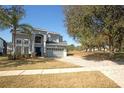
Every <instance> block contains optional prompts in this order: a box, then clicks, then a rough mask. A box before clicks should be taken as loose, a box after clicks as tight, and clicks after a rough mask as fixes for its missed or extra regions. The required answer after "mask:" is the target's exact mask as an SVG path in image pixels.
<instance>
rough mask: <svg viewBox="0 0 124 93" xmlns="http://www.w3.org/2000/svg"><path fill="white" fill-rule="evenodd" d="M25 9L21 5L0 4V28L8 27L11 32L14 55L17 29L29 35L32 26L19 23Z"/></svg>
mask: <svg viewBox="0 0 124 93" xmlns="http://www.w3.org/2000/svg"><path fill="white" fill-rule="evenodd" d="M24 15H25V10H24V7H23V6H0V28H1V29H10V32H12V34H13V38H12V39H13V40H12V41H13V54H14V57H15V47H16V43H15V38H16V32H17V31H23V32H26V33H27V34H29V36H30V35H31V32H32V31H33V27H32V26H31V25H29V24H20V20H21V19H22V18H23V17H24Z"/></svg>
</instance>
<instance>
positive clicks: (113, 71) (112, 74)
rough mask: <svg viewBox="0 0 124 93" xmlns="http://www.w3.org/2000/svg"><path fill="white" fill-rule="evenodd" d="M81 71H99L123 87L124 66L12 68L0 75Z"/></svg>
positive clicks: (1, 72)
mask: <svg viewBox="0 0 124 93" xmlns="http://www.w3.org/2000/svg"><path fill="white" fill-rule="evenodd" d="M81 71H100V72H101V73H103V74H104V75H106V76H107V77H109V78H111V79H112V80H113V81H115V83H117V84H118V85H119V86H120V87H123V88H124V82H123V81H124V66H123V65H122V66H118V65H117V66H112V67H110V66H104V67H103V66H101V67H81V68H63V69H37V70H13V71H0V76H15V75H36V74H59V73H70V72H81Z"/></svg>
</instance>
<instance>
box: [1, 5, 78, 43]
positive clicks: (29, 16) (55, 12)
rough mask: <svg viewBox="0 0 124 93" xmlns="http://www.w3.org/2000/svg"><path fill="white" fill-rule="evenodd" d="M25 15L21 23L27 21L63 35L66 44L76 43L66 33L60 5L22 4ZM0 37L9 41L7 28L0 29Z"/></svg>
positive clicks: (37, 26)
mask: <svg viewBox="0 0 124 93" xmlns="http://www.w3.org/2000/svg"><path fill="white" fill-rule="evenodd" d="M24 8H25V11H26V15H25V17H24V18H23V19H22V21H21V23H28V24H30V25H32V26H33V27H36V28H42V29H46V30H48V31H50V32H57V33H60V34H61V35H62V36H63V39H64V40H66V41H67V43H68V44H75V45H77V43H76V42H75V41H74V40H73V38H72V37H70V36H69V35H68V34H67V31H66V27H65V26H64V14H63V9H62V6H45V5H42V6H35V5H33V6H24ZM0 37H2V38H3V39H5V40H6V41H11V33H10V32H9V30H5V31H0Z"/></svg>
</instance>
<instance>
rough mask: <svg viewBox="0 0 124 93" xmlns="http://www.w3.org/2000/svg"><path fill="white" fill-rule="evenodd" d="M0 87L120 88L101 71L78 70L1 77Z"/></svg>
mask: <svg viewBox="0 0 124 93" xmlns="http://www.w3.org/2000/svg"><path fill="white" fill-rule="evenodd" d="M0 87H2V88H3V87H6V88H39V87H40V88H119V86H118V85H117V84H116V83H114V81H112V80H111V79H109V78H108V77H106V76H104V75H103V74H102V73H100V72H95V71H92V72H86V71H85V72H77V73H64V74H47V75H27V76H26V75H25V76H4V77H0Z"/></svg>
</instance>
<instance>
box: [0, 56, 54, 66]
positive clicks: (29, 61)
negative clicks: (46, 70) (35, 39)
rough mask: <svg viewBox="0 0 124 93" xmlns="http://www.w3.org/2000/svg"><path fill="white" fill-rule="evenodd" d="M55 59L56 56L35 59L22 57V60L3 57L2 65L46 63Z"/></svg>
mask: <svg viewBox="0 0 124 93" xmlns="http://www.w3.org/2000/svg"><path fill="white" fill-rule="evenodd" d="M51 60H54V58H35V59H21V60H8V59H1V60H0V67H17V66H21V65H26V64H27V65H28V64H36V63H41V62H42V63H46V62H50V61H51Z"/></svg>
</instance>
